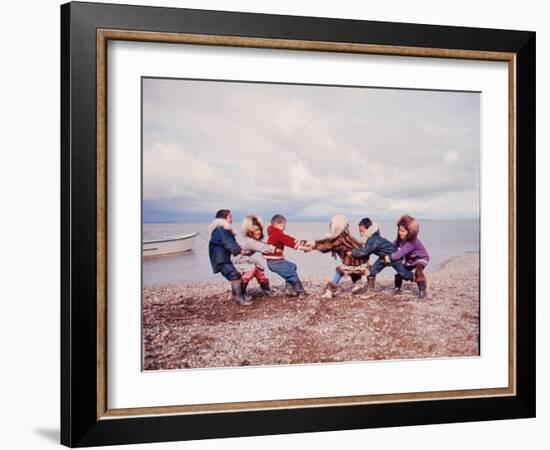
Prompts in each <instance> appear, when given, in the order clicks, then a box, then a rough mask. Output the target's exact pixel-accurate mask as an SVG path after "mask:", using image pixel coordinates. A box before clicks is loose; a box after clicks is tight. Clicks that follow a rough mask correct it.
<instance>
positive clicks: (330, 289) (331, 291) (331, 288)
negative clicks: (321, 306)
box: [321, 281, 338, 298]
mask: <svg viewBox="0 0 550 450" xmlns="http://www.w3.org/2000/svg"><path fill="white" fill-rule="evenodd" d="M337 290H338V286H337V285H336V284H334V283H333V282H332V281H329V282H328V283H327V287H326V288H325V293H324V294H323V295H321V298H332V297H334V296H335V295H336V291H337Z"/></svg>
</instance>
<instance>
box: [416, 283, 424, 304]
mask: <svg viewBox="0 0 550 450" xmlns="http://www.w3.org/2000/svg"><path fill="white" fill-rule="evenodd" d="M416 284H418V300H420V301H421V302H423V301H424V300H425V299H426V282H425V281H418V282H417V283H416Z"/></svg>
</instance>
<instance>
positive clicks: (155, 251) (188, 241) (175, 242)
mask: <svg viewBox="0 0 550 450" xmlns="http://www.w3.org/2000/svg"><path fill="white" fill-rule="evenodd" d="M198 235H199V233H190V234H186V235H184V236H177V237H172V238H166V239H160V240H155V241H143V256H160V255H171V254H174V253H183V252H188V251H189V250H191V249H192V248H193V244H194V243H195V239H196V237H197V236H198Z"/></svg>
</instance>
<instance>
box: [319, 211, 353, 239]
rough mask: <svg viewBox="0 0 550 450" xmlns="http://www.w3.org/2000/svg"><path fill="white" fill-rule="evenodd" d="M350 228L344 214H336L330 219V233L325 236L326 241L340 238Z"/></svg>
mask: <svg viewBox="0 0 550 450" xmlns="http://www.w3.org/2000/svg"><path fill="white" fill-rule="evenodd" d="M347 227H348V219H347V217H346V216H344V215H343V214H335V215H334V216H332V219H330V225H329V230H330V231H329V232H328V233H327V234H325V237H324V238H325V239H334V238H337V237H338V236H340V235H341V234H342V233H343V232H344V231H345V230H346V228H347Z"/></svg>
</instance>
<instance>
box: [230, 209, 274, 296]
mask: <svg viewBox="0 0 550 450" xmlns="http://www.w3.org/2000/svg"><path fill="white" fill-rule="evenodd" d="M263 238H264V224H263V222H262V219H260V217H258V216H255V215H250V216H246V217H245V218H244V220H243V224H242V238H240V239H239V245H240V246H241V248H242V249H244V250H247V251H248V254H246V255H238V256H236V257H234V258H233V264H234V265H235V267H236V268H237V270H239V272H241V274H242V276H241V281H242V287H243V294H244V295H245V296H246V295H247V294H246V288H247V286H248V283H250V281H251V280H252V279H253V278H256V280H257V281H258V284H259V285H260V287H261V288H262V292H263V294H264V295H265V296H267V297H271V296H272V295H273V292H272V291H271V287H270V285H269V279H268V278H267V277H266V276H265V266H264V265H263V263H262V262H261V261H259V260H258V259H256V258H254V257H253V256H252V255H253V254H254V253H256V252H258V253H262V254H269V253H274V252H276V248H275V247H274V246H273V245H269V244H266V243H265V242H263Z"/></svg>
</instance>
